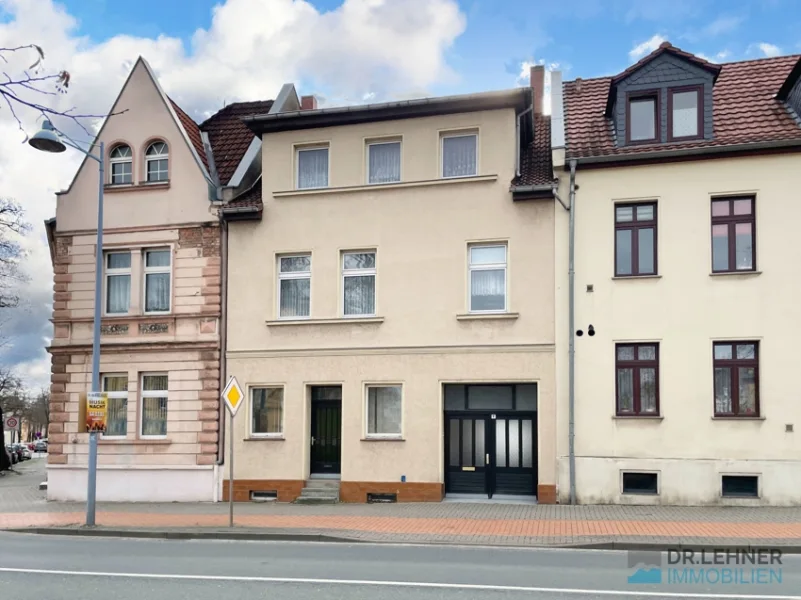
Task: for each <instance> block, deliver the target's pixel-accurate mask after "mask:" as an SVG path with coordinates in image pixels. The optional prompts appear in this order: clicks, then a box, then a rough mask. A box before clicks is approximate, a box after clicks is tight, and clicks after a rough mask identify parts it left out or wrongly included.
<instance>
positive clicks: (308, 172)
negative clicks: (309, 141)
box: [297, 148, 328, 190]
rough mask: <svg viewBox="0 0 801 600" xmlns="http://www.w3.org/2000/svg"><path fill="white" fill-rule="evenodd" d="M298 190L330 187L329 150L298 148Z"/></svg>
mask: <svg viewBox="0 0 801 600" xmlns="http://www.w3.org/2000/svg"><path fill="white" fill-rule="evenodd" d="M297 165H298V189H299V190H305V189H311V188H324V187H328V148H298V151H297Z"/></svg>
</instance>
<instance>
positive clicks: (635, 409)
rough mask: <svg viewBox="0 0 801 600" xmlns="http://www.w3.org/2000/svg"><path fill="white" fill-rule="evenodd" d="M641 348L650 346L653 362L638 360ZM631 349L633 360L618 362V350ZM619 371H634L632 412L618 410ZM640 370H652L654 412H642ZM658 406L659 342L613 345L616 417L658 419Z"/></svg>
mask: <svg viewBox="0 0 801 600" xmlns="http://www.w3.org/2000/svg"><path fill="white" fill-rule="evenodd" d="M642 346H652V347H653V348H654V349H655V351H656V353H655V355H654V356H655V358H654V360H641V359H639V358H638V356H639V349H640V348H641V347H642ZM625 347H632V348H634V360H620V358H618V357H619V354H618V350H619V349H620V348H625ZM620 369H633V370H634V389H633V395H634V398H633V403H632V410H630V411H626V410H621V409H620V385H619V379H618V371H619V370H620ZM640 369H654V378H655V379H654V381H655V382H656V388H655V392H656V394H655V396H656V411H655V412H643V411H642V406H641V397H640ZM660 410H661V408H660V405H659V342H620V343H616V344H615V414H616V415H617V416H618V417H658V416H659V415H660V414H661V413H660Z"/></svg>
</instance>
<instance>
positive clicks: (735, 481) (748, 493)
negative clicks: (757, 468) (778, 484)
mask: <svg viewBox="0 0 801 600" xmlns="http://www.w3.org/2000/svg"><path fill="white" fill-rule="evenodd" d="M722 488H723V490H722V491H723V497H724V498H759V477H758V476H757V475H723V477H722Z"/></svg>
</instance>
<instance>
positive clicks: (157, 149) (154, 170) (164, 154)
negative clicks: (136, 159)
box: [145, 142, 170, 182]
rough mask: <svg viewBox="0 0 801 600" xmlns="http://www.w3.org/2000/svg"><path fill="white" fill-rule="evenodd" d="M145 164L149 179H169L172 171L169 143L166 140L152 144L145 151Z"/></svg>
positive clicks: (151, 180) (150, 180)
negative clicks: (170, 170) (170, 168)
mask: <svg viewBox="0 0 801 600" xmlns="http://www.w3.org/2000/svg"><path fill="white" fill-rule="evenodd" d="M145 164H146V167H147V181H149V182H153V181H168V180H169V177H170V172H169V153H168V149H167V144H165V143H164V142H153V143H152V144H150V145H149V146H148V147H147V151H146V152H145Z"/></svg>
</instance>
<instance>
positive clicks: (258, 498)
mask: <svg viewBox="0 0 801 600" xmlns="http://www.w3.org/2000/svg"><path fill="white" fill-rule="evenodd" d="M276 500H278V492H277V491H275V490H271V491H256V490H253V491H251V492H250V501H251V502H275V501H276Z"/></svg>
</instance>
